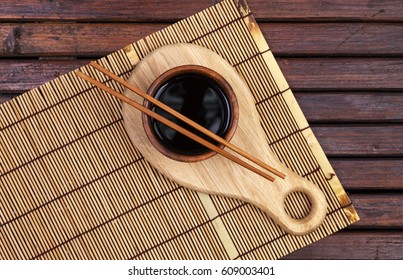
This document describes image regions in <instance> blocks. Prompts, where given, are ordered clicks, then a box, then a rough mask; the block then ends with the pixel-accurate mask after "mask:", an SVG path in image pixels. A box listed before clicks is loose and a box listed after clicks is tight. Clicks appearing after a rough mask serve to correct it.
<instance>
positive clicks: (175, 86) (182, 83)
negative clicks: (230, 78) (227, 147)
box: [151, 73, 231, 155]
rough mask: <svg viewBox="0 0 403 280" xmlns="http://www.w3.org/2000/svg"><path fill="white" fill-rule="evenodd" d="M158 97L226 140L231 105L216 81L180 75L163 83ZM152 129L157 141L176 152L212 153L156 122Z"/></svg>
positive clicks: (191, 74)
mask: <svg viewBox="0 0 403 280" xmlns="http://www.w3.org/2000/svg"><path fill="white" fill-rule="evenodd" d="M155 98H156V99H158V100H160V101H161V102H162V103H165V104H166V105H168V106H169V107H171V108H173V109H174V110H175V111H178V112H180V113H181V114H182V115H185V116H186V117H188V118H190V119H191V120H193V121H195V122H196V123H198V124H200V125H201V126H203V127H205V128H207V129H208V130H210V131H212V132H213V133H215V134H217V135H219V136H221V137H225V134H226V132H227V131H228V128H229V124H230V120H231V110H230V105H229V102H228V99H227V97H226V95H225V94H224V92H223V90H222V89H221V88H220V87H219V86H218V84H217V83H216V82H215V81H214V80H213V79H211V78H209V77H207V76H204V75H200V74H195V73H189V74H182V75H178V76H175V77H173V78H172V79H170V80H168V81H167V82H166V83H165V84H163V85H162V86H161V87H160V88H159V89H158V90H157V92H156V94H155ZM151 108H152V110H153V111H155V112H157V113H158V114H160V115H162V116H164V117H165V118H167V119H169V120H171V121H173V122H175V123H177V124H178V125H180V126H182V127H184V128H186V129H187V130H190V131H191V132H193V133H195V134H196V135H198V136H200V137H202V138H204V139H206V140H208V141H210V142H211V143H215V142H213V141H211V139H210V138H209V137H207V136H204V135H203V134H202V133H200V132H198V131H196V130H194V129H193V128H191V127H189V126H188V125H187V124H185V123H183V122H182V121H179V120H177V119H176V118H174V117H172V116H171V115H169V114H168V113H166V112H165V111H164V110H162V109H160V108H158V107H155V106H152V107H151ZM151 126H152V129H153V132H154V134H155V136H156V138H157V139H158V140H159V141H160V142H161V143H162V145H163V146H165V147H166V148H167V149H169V150H170V151H172V152H174V153H178V154H182V155H200V154H203V153H205V152H207V151H209V149H207V148H205V147H204V146H202V145H200V144H198V143H197V142H195V141H193V140H191V139H189V138H188V137H186V136H184V135H182V134H180V133H179V132H176V131H175V130H173V129H171V128H169V127H167V126H165V125H164V124H162V123H160V122H158V121H155V120H154V119H151ZM215 144H216V143H215Z"/></svg>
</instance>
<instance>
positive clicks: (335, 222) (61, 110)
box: [0, 0, 359, 259]
mask: <svg viewBox="0 0 403 280" xmlns="http://www.w3.org/2000/svg"><path fill="white" fill-rule="evenodd" d="M178 42H188V43H194V44H198V45H201V46H204V47H207V48H209V49H211V50H213V51H215V52H217V53H218V54H220V55H221V56H222V57H224V58H225V59H226V60H227V61H229V62H230V63H231V64H232V65H233V66H234V67H235V68H236V70H237V71H238V72H239V73H240V74H241V76H242V77H243V78H244V79H245V81H246V83H247V84H248V86H249V87H250V90H251V92H252V93H253V95H254V98H255V101H256V108H257V110H258V112H259V114H260V116H261V124H262V126H263V128H264V131H265V133H266V135H267V139H268V142H269V145H270V147H271V148H272V150H273V151H274V152H275V153H276V154H277V155H278V157H279V158H280V160H281V161H283V162H284V163H285V164H286V165H287V166H288V167H290V168H291V169H293V170H294V171H295V172H296V173H298V174H300V175H302V176H305V177H306V178H308V179H309V180H311V181H313V182H314V183H315V184H317V185H318V186H320V188H321V189H322V191H323V192H324V194H325V195H326V198H327V201H328V205H329V206H328V213H327V217H326V219H325V222H324V224H323V225H322V226H321V227H320V228H319V229H318V230H316V231H315V232H313V233H311V234H309V235H306V236H292V235H289V234H286V233H285V232H283V231H282V230H281V229H280V228H279V227H278V226H277V225H275V224H274V223H273V222H272V221H271V219H269V218H268V217H267V216H266V215H265V214H263V213H262V212H260V210H258V209H257V208H255V207H253V206H251V205H249V204H246V203H243V202H241V201H237V200H234V199H228V198H224V197H218V196H209V195H206V194H202V193H196V192H193V191H190V190H187V189H186V188H183V187H181V186H179V185H177V184H176V183H175V182H172V181H170V180H168V179H166V178H164V177H163V176H162V175H160V174H159V173H158V172H157V171H156V170H154V169H153V168H152V167H151V166H150V165H149V164H148V163H147V162H146V161H145V160H144V159H143V157H142V155H141V154H140V153H139V152H138V151H137V150H136V149H135V147H134V146H133V144H132V143H131V142H130V140H129V138H128V136H127V134H126V131H125V129H124V126H123V120H122V115H121V111H120V104H119V102H118V101H116V100H115V99H114V98H112V97H110V96H109V95H107V94H105V93H103V92H101V91H100V90H98V89H96V88H93V87H92V86H90V85H88V84H86V83H85V82H83V81H81V80H79V79H78V78H76V77H75V75H74V73H72V72H71V73H68V74H66V75H63V76H61V77H59V78H57V79H54V80H52V81H50V82H48V83H46V84H44V85H42V86H40V87H38V88H36V89H33V90H31V91H28V92H27V93H25V94H23V95H20V96H18V97H16V98H14V99H13V100H11V101H10V102H7V103H5V104H2V105H0V141H1V142H0V148H1V150H0V258H1V259H277V258H280V257H282V256H284V255H286V254H289V253H290V252H292V251H294V250H297V249H299V248H302V247H304V246H306V245H308V244H310V243H312V242H314V241H317V240H319V239H320V238H323V237H325V236H327V235H330V234H332V233H334V232H336V231H338V230H340V229H342V228H344V227H346V226H348V225H349V224H351V223H353V222H356V221H357V220H358V219H359V218H358V216H357V213H356V212H355V210H354V208H353V206H352V205H351V203H350V201H349V199H348V197H347V195H346V194H345V192H344V190H343V187H342V186H341V184H340V182H339V180H338V178H337V176H336V175H335V174H334V171H333V169H332V167H331V166H330V164H329V162H328V160H327V158H326V156H325V155H324V153H323V151H322V149H321V147H320V146H319V144H318V142H317V140H316V138H315V136H314V135H313V133H312V130H311V129H310V127H309V125H308V123H307V121H306V119H305V117H304V116H303V113H302V112H301V110H300V108H299V106H298V104H297V102H296V100H295V98H294V96H293V94H292V92H291V90H290V89H289V86H288V84H287V82H286V80H285V78H284V77H283V75H282V73H281V71H280V69H279V68H278V65H277V63H276V61H275V60H274V57H273V55H272V53H271V51H270V48H269V47H268V45H267V43H266V41H265V40H264V38H263V35H262V33H261V31H260V29H259V27H258V26H257V24H256V22H255V20H254V18H253V16H252V14H251V12H250V10H249V8H248V7H247V5H246V3H245V2H244V1H237V0H226V1H223V2H220V3H218V4H216V5H214V6H212V7H210V8H209V9H206V10H204V11H202V12H200V13H198V14H196V15H194V16H191V17H189V18H186V19H184V20H182V21H180V22H178V23H176V24H173V25H171V26H169V27H167V28H165V29H163V30H161V31H159V32H156V33H154V34H151V35H149V36H148V37H146V38H144V39H142V40H140V41H138V42H135V43H133V44H131V45H129V46H127V47H125V48H124V49H121V50H119V51H117V52H114V53H112V54H110V55H108V56H107V57H104V58H102V59H100V60H99V61H98V62H99V63H101V64H102V65H104V66H105V67H106V68H108V69H110V70H111V71H113V72H114V73H116V74H118V75H120V76H121V77H123V78H128V76H129V75H130V73H131V71H132V69H133V67H134V66H135V65H136V64H137V63H138V62H139V61H140V60H141V59H142V58H143V57H144V56H146V55H147V54H148V53H150V52H151V51H153V50H155V49H157V48H158V47H161V46H163V45H167V44H172V43H178ZM81 70H82V71H84V72H87V73H91V75H93V76H95V77H98V79H99V80H101V81H104V82H106V83H107V84H108V85H109V86H111V87H112V88H114V89H116V90H117V91H119V92H123V88H122V87H121V86H120V85H118V84H116V83H115V82H113V81H109V80H107V79H106V77H105V76H103V75H102V74H99V73H97V72H94V71H93V70H91V69H90V68H89V67H88V66H84V67H82V68H81ZM308 207H309V206H308V203H307V201H306V200H305V198H304V197H303V196H298V195H295V196H294V197H293V198H292V199H290V200H289V201H288V202H287V211H288V212H289V213H290V214H291V215H292V216H294V217H301V216H302V215H303V214H304V213H305V212H306V210H307V209H308Z"/></svg>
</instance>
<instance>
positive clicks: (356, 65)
mask: <svg viewBox="0 0 403 280" xmlns="http://www.w3.org/2000/svg"><path fill="white" fill-rule="evenodd" d="M277 61H278V63H279V65H280V68H281V69H282V70H283V72H284V76H285V77H287V80H288V82H289V85H290V87H291V88H292V89H294V90H309V89H316V90H324V89H326V90H333V89H338V90H340V89H346V90H367V89H371V90H381V89H391V90H401V89H402V88H403V59H401V58H362V59H357V58H327V59H323V58H311V59H309V60H307V59H303V58H288V59H277Z"/></svg>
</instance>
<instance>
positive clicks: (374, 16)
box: [248, 0, 403, 21]
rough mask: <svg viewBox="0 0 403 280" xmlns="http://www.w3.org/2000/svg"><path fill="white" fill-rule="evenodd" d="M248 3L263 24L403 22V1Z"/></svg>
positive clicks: (260, 0)
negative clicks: (347, 21) (346, 21)
mask: <svg viewBox="0 0 403 280" xmlns="http://www.w3.org/2000/svg"><path fill="white" fill-rule="evenodd" d="M248 3H249V7H250V9H251V10H252V11H253V12H254V13H255V16H256V18H257V19H258V20H260V21H266V20H277V21H279V20H298V21H308V20H316V21H329V20H331V21H342V20H368V21H376V20H396V21H401V20H402V16H403V14H402V13H403V3H402V1H400V0H390V1H387V2H385V1H371V0H354V1H344V0H333V1H322V0H293V1H290V0H273V1H267V0H249V1H248Z"/></svg>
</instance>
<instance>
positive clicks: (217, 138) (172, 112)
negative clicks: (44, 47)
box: [90, 61, 285, 179]
mask: <svg viewBox="0 0 403 280" xmlns="http://www.w3.org/2000/svg"><path fill="white" fill-rule="evenodd" d="M90 65H91V66H92V67H94V68H95V69H97V70H99V71H100V72H102V73H104V74H105V75H107V76H109V77H110V78H112V79H113V80H115V81H117V82H118V83H120V84H122V85H123V86H125V87H126V88H128V89H130V90H131V91H133V92H135V93H136V94H138V95H140V96H141V97H143V98H144V99H146V100H148V101H149V102H151V103H152V104H154V105H155V106H158V107H159V108H161V109H163V110H164V111H166V112H167V113H169V114H170V115H172V116H174V117H176V118H178V119H179V120H181V121H183V122H184V123H186V124H188V125H189V126H191V127H193V128H194V129H196V130H198V131H200V132H202V133H203V134H205V135H207V136H208V137H210V138H211V139H213V140H215V141H217V142H218V143H220V144H222V145H224V146H225V147H228V148H229V149H231V150H233V151H234V152H236V153H238V154H240V155H241V156H243V157H245V158H247V159H248V160H250V161H252V162H253V163H255V164H257V165H258V166H260V167H262V168H264V169H266V170H267V171H270V172H272V173H273V174H275V175H277V176H279V177H280V178H282V179H284V178H285V174H284V173H282V172H280V171H279V170H277V169H275V168H273V167H271V166H270V165H267V164H266V163H264V162H263V161H261V160H259V159H257V158H255V157H254V156H252V155H250V154H248V153H247V152H245V151H244V150H242V149H240V148H238V147H237V146H235V145H233V144H231V143H230V142H228V141H227V140H225V139H224V138H221V137H220V136H218V135H217V134H215V133H213V132H211V131H210V130H208V129H206V128H204V127H203V126H201V125H199V124H198V123H196V122H194V121H192V120H191V119H189V118H188V117H186V116H184V115H182V114H181V113H179V112H178V111H175V110H174V109H172V108H171V107H169V106H167V105H165V104H164V103H162V102H161V101H159V100H158V99H155V98H154V97H152V96H151V95H149V94H147V93H145V92H143V91H142V90H140V89H139V88H137V87H135V86H134V85H132V84H130V83H128V82H127V81H125V80H124V79H122V78H120V77H119V76H117V75H116V74H114V73H112V72H111V71H109V70H107V69H105V68H104V67H102V66H101V65H99V64H98V63H96V62H95V61H91V62H90Z"/></svg>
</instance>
